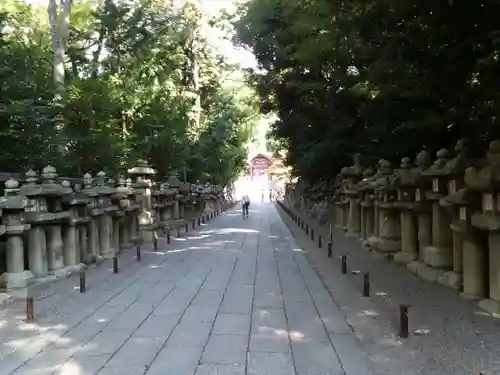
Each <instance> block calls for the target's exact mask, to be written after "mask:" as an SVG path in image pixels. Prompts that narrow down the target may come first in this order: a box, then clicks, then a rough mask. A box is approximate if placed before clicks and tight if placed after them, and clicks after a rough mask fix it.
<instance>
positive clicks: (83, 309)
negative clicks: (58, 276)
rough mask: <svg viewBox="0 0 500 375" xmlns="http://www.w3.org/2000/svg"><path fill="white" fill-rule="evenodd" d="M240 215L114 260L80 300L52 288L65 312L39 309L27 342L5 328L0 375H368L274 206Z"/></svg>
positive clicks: (68, 289)
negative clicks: (139, 256) (115, 268)
mask: <svg viewBox="0 0 500 375" xmlns="http://www.w3.org/2000/svg"><path fill="white" fill-rule="evenodd" d="M250 215H251V216H250V218H249V219H248V220H242V219H241V213H240V212H239V210H232V211H229V212H227V213H225V214H224V215H223V216H221V217H218V218H216V219H215V220H212V221H210V222H209V223H208V224H205V225H203V226H202V227H200V228H198V229H197V230H196V231H194V232H192V233H189V234H188V235H187V236H186V235H184V236H183V237H182V238H179V239H176V238H175V239H174V238H173V239H172V244H171V245H169V246H168V247H167V246H166V244H165V243H164V242H161V243H160V250H159V251H157V252H151V251H144V252H143V261H142V262H136V261H135V260H134V259H133V255H131V254H124V255H123V257H124V260H123V261H121V265H122V266H121V272H120V273H119V274H117V275H114V274H112V273H111V272H110V271H109V270H108V268H107V267H109V265H103V266H102V267H101V268H99V269H96V270H92V271H91V272H93V275H94V276H93V277H94V278H95V280H96V281H94V283H93V284H92V288H89V291H88V292H87V293H85V294H80V293H78V291H76V292H75V291H74V290H73V287H74V285H73V284H74V282H75V281H71V280H64V281H62V282H64V283H66V284H68V285H66V286H65V287H63V286H61V287H60V288H61V293H63V292H64V293H66V294H62V295H64V296H66V298H65V300H64V301H63V299H60V298H59V299H54V300H53V301H52V304H54V303H55V302H54V301H57V302H59V303H61V304H64V305H65V309H66V310H67V312H65V313H64V314H60V315H58V316H57V317H54V316H52V315H51V313H52V308H51V307H50V306H51V304H50V303H48V302H47V306H49V307H47V308H46V310H44V311H45V313H44V314H43V315H42V316H41V317H40V319H37V325H36V327H28V328H30V329H31V332H30V333H26V331H24V330H25V329H26V327H25V326H24V325H23V324H22V323H20V322H19V321H18V322H17V323H16V324H14V325H12V326H10V327H9V330H8V332H9V335H10V336H9V339H8V340H7V341H6V343H4V344H5V345H4V348H7V349H6V351H5V353H6V354H5V356H4V357H3V360H2V362H1V366H0V375H14V374H15V375H24V374H26V375H35V374H36V375H75V374H77V375H114V374H117V375H118V374H119V375H128V374H130V375H132V374H133V375H166V374H167V375H264V374H265V375H281V374H283V375H371V374H374V373H375V372H373V371H372V367H371V364H370V363H369V362H367V361H364V360H363V358H365V357H366V354H365V353H364V351H363V349H362V348H361V346H360V345H359V343H358V339H357V338H356V337H355V335H354V333H353V332H352V330H350V329H349V326H348V325H347V323H346V321H345V319H344V317H343V314H342V312H341V311H340V310H339V308H338V307H337V305H336V304H335V302H334V301H333V300H332V299H331V297H330V295H329V293H328V290H327V288H326V287H325V285H324V284H323V282H322V279H321V278H320V277H319V276H318V275H317V274H316V271H315V270H314V269H313V268H312V267H311V265H310V264H309V262H308V260H307V258H306V256H305V253H304V252H303V251H302V249H300V248H299V247H298V245H297V243H296V241H295V240H294V238H293V237H292V236H291V234H290V232H289V230H288V229H287V227H286V225H285V224H284V223H283V221H282V220H281V218H280V217H279V215H278V213H277V211H276V209H275V207H274V205H273V204H269V203H260V204H259V203H256V204H253V207H252V210H251V212H250ZM127 256H128V262H127V260H126V259H127ZM100 286H102V287H103V289H102V290H101V289H99V287H100ZM66 310H65V311H66ZM14 311H16V310H14V309H11V311H10V313H11V314H14ZM13 322H15V318H14V320H12V321H11V323H13ZM0 328H1V327H0ZM6 332H7V331H6ZM1 334H3V332H2V330H1V329H0V335H1ZM23 340H24V341H23ZM15 345H18V346H19V347H18V348H17V349H16V350H15V351H11V352H9V350H10V349H9V348H11V347H14V346H15ZM359 359H361V360H359Z"/></svg>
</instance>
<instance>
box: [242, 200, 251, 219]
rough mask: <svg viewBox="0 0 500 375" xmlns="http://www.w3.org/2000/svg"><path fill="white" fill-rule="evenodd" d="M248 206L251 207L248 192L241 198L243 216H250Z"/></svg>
mask: <svg viewBox="0 0 500 375" xmlns="http://www.w3.org/2000/svg"><path fill="white" fill-rule="evenodd" d="M248 207H250V197H249V196H248V194H245V195H243V198H242V199H241V208H242V209H243V218H247V217H248Z"/></svg>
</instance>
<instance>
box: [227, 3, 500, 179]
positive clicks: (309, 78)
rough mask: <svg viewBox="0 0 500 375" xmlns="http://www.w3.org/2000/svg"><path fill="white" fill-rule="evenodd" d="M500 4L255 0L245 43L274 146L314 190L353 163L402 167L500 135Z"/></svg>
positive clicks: (238, 23) (479, 147) (243, 32)
mask: <svg viewBox="0 0 500 375" xmlns="http://www.w3.org/2000/svg"><path fill="white" fill-rule="evenodd" d="M498 11H500V1H495V0H491V1H487V0H483V1H472V2H471V1H460V0H449V1H431V0H424V1H418V2H413V1H401V0H368V1H366V0H363V1H361V0H352V1H342V0H249V1H248V2H247V3H246V4H245V5H244V6H243V7H242V8H241V9H240V12H239V14H240V16H239V17H238V18H236V19H235V20H234V22H233V25H234V28H235V31H236V36H235V41H236V42H237V43H239V44H240V45H242V46H244V47H245V48H248V49H250V50H251V51H252V52H253V53H254V54H255V56H256V58H257V60H258V62H259V65H260V71H256V72H255V73H254V76H253V81H254V83H255V85H256V87H258V91H259V93H260V96H261V103H262V109H263V110H264V111H274V112H276V114H277V115H278V117H279V120H278V121H276V122H275V123H274V125H273V126H272V129H271V131H270V134H269V136H270V138H271V139H270V141H269V145H270V146H271V147H273V148H278V149H279V148H284V149H287V150H288V156H287V163H288V164H289V165H291V166H292V167H293V172H294V174H295V175H296V176H300V177H303V178H304V179H306V180H309V181H316V180H318V179H321V178H325V179H327V178H330V177H332V176H334V175H336V174H337V173H338V172H339V169H340V168H341V167H342V166H345V165H348V164H351V163H352V161H351V156H352V154H354V153H358V152H359V153H361V154H362V155H363V156H364V158H365V163H374V162H375V161H377V160H379V159H380V158H386V159H388V160H390V161H391V162H392V163H393V165H395V166H397V165H399V162H400V160H401V158H402V157H405V156H408V157H410V158H414V157H415V155H416V154H417V153H418V152H419V151H420V150H421V149H422V148H423V147H426V148H427V149H429V151H431V152H432V153H434V152H435V151H437V150H438V149H439V148H450V149H452V148H453V145H454V143H455V141H456V140H457V139H458V138H461V137H466V138H469V140H470V141H471V143H472V145H473V146H474V147H471V148H472V150H473V151H474V152H476V153H477V154H478V155H479V156H483V155H484V152H485V147H484V146H485V143H486V142H487V141H489V140H491V139H492V138H496V137H498V136H500V131H499V130H500V127H499V126H498V123H499V120H500V117H499V111H500V100H499V99H500V98H499V95H500V91H499V90H498V81H499V80H500V75H499V74H498V72H499V69H500V59H499V48H500V25H499V24H498V22H497V21H496V19H495V18H496V16H495V15H496V14H498Z"/></svg>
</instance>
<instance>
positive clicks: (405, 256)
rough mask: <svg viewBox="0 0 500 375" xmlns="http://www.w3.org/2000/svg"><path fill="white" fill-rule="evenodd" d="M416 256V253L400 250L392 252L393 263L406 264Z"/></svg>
mask: <svg viewBox="0 0 500 375" xmlns="http://www.w3.org/2000/svg"><path fill="white" fill-rule="evenodd" d="M416 258H417V254H412V253H405V252H403V251H400V252H399V253H396V254H394V258H393V260H394V263H397V264H403V265H407V264H409V263H411V262H413V261H414V260H415V259H416Z"/></svg>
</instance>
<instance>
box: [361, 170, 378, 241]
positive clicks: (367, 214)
mask: <svg viewBox="0 0 500 375" xmlns="http://www.w3.org/2000/svg"><path fill="white" fill-rule="evenodd" d="M374 174H375V171H374V170H373V168H366V169H365V170H364V171H363V180H361V181H360V182H359V183H358V191H359V194H360V200H361V203H360V205H361V238H362V239H363V240H364V241H366V240H368V239H369V238H370V237H372V236H373V235H374V233H375V217H374V214H375V212H374V205H373V189H372V185H371V182H372V180H373V176H374ZM363 244H365V242H363Z"/></svg>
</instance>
